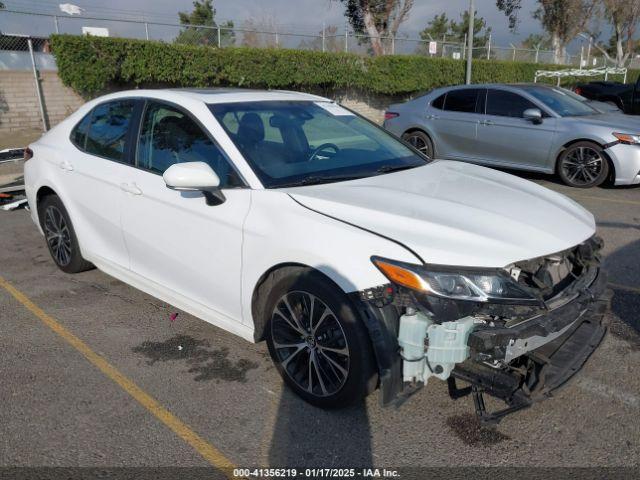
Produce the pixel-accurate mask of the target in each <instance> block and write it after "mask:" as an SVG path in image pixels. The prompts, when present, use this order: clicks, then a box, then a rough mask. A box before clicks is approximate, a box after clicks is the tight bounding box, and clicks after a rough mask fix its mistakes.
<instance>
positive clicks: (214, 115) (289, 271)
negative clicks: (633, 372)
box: [25, 89, 607, 421]
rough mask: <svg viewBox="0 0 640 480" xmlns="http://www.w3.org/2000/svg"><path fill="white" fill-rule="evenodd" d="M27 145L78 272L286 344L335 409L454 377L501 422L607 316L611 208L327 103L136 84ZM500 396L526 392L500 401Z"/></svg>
mask: <svg viewBox="0 0 640 480" xmlns="http://www.w3.org/2000/svg"><path fill="white" fill-rule="evenodd" d="M25 158H26V159H27V160H28V161H26V163H25V184H26V188H27V197H28V200H29V205H30V206H31V212H32V216H33V220H34V221H35V222H36V224H37V225H38V226H39V227H40V228H41V230H42V233H43V234H44V236H45V238H46V241H47V244H48V247H49V250H50V252H51V255H52V257H53V260H54V261H55V262H56V264H57V265H58V266H59V267H60V268H61V269H62V270H64V271H65V272H68V273H75V272H80V271H82V270H86V269H88V268H91V267H92V266H94V265H95V266H96V267H98V268H99V269H101V270H103V271H104V272H106V273H108V274H109V275H112V276H114V277H116V278H118V279H120V280H122V281H124V282H126V283H128V284H130V285H133V286H134V287H137V288H139V289H141V290H143V291H145V292H147V293H149V294H151V295H153V296H155V297H158V298H160V299H162V300H164V301H166V302H168V303H171V304H173V305H175V306H176V307H179V308H181V309H183V310H185V311H187V312H190V313H192V314H193V315H196V316H198V317H200V318H202V319H204V320H206V321H208V322H211V323H212V324H214V325H216V326H218V327H220V328H222V329H224V330H227V331H229V332H232V333H234V334H236V335H239V336H241V337H243V338H245V339H247V340H249V341H260V340H266V341H267V344H268V347H269V352H270V353H271V356H272V358H273V361H274V362H275V364H276V366H277V368H278V370H279V371H280V373H281V375H282V377H283V378H284V380H285V382H286V383H287V384H288V385H289V386H290V387H291V388H292V389H293V390H294V391H295V392H296V393H297V394H298V395H300V396H301V397H302V398H304V399H305V400H306V401H308V402H310V403H312V404H314V405H318V406H321V407H340V406H344V405H347V404H349V403H352V402H354V401H357V400H359V399H362V398H363V397H364V396H366V395H367V394H369V393H370V392H372V391H373V390H374V389H375V388H376V387H379V388H380V390H381V394H380V399H381V401H382V403H383V404H385V405H386V404H390V403H393V402H401V401H402V400H403V399H404V398H406V397H407V395H409V394H410V393H413V392H415V391H417V390H418V389H419V387H420V386H422V385H425V384H426V383H427V382H428V381H429V380H430V379H431V378H432V377H435V378H436V379H440V380H446V381H447V382H448V386H449V392H450V394H451V396H452V397H453V398H457V397H459V396H461V395H465V394H471V395H473V396H474V400H475V405H476V412H477V413H478V415H479V416H480V418H481V419H482V420H484V421H496V420H498V419H500V418H501V417H502V416H504V415H505V414H507V413H510V412H513V411H515V410H518V409H520V408H524V407H528V406H530V405H531V404H532V403H533V402H535V401H537V400H539V399H542V398H544V397H545V396H548V395H549V394H550V393H551V392H552V391H553V390H554V389H556V388H557V387H559V386H560V385H562V384H563V383H565V382H566V381H567V380H568V379H569V378H570V377H571V376H572V375H573V374H574V373H575V372H576V371H578V370H579V369H580V368H581V367H582V365H583V364H584V362H585V361H586V360H587V358H588V357H589V355H590V354H591V353H592V352H593V351H594V349H595V348H597V346H598V344H599V343H600V341H601V339H602V338H603V336H604V334H605V332H606V329H607V325H606V322H605V321H604V318H605V317H604V310H605V308H606V304H607V302H606V298H604V297H606V295H604V293H605V283H606V282H605V275H604V273H603V272H602V271H601V269H600V266H599V251H600V249H601V247H602V242H601V241H600V240H599V238H598V237H596V236H595V223H594V218H593V216H592V215H591V214H590V213H589V212H587V211H586V210H585V209H583V208H582V207H580V206H579V205H577V204H576V203H575V202H573V201H571V200H570V199H568V198H566V197H564V196H562V195H560V194H558V193H554V192H552V191H550V190H547V189H545V188H542V187H540V186H538V185H535V184H534V183H531V182H528V181H525V180H522V179H520V178H517V177H514V176H511V175H508V174H505V173H501V172H497V171H495V170H490V169H488V168H483V167H479V166H474V165H470V164H465V163H457V162H452V161H437V160H436V161H432V160H430V159H428V158H425V157H423V156H421V154H420V153H419V152H418V151H416V150H414V149H413V148H412V147H411V146H409V145H407V144H405V143H403V142H402V141H401V140H399V139H397V138H395V137H394V136H392V135H391V134H389V133H387V132H385V131H384V130H382V129H381V128H379V127H378V126H376V125H374V124H372V123H370V122H369V121H367V120H365V119H363V118H362V117H360V116H358V115H356V114H354V113H353V112H351V111H349V110H347V109H345V108H343V107H341V106H339V105H337V104H336V103H333V102H331V101H329V100H327V99H325V98H321V97H317V96H313V95H306V94H300V93H293V92H275V91H272V92H263V91H248V90H226V89H220V90H135V91H126V92H120V93H116V94H111V95H107V96H104V97H101V98H98V99H95V100H93V101H91V102H89V103H87V104H86V105H84V106H83V107H82V108H81V109H80V110H78V111H77V112H76V113H74V114H73V115H71V116H70V117H69V118H67V119H66V120H65V121H63V122H62V123H61V124H59V125H58V126H56V127H55V128H54V129H52V130H51V131H50V132H49V133H47V134H46V135H44V136H43V137H42V138H41V139H40V140H38V141H37V142H36V143H34V144H32V145H30V147H29V148H28V149H27V150H25ZM457 380H458V381H462V382H463V383H464V386H462V385H460V386H459V384H457V383H456V381H457ZM484 393H486V394H489V395H492V396H495V397H498V398H499V399H502V400H504V402H505V403H506V406H505V408H504V409H502V410H499V411H496V412H488V411H486V409H485V407H484V401H483V394H484Z"/></svg>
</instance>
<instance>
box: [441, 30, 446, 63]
mask: <svg viewBox="0 0 640 480" xmlns="http://www.w3.org/2000/svg"><path fill="white" fill-rule="evenodd" d="M446 43H447V34H446V33H443V34H442V58H444V55H445V50H446V48H445V47H446V46H447V45H446Z"/></svg>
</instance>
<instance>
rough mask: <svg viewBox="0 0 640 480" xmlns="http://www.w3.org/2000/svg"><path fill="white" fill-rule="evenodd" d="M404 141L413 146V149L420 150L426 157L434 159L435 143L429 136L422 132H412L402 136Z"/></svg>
mask: <svg viewBox="0 0 640 480" xmlns="http://www.w3.org/2000/svg"><path fill="white" fill-rule="evenodd" d="M402 139H403V140H404V141H405V142H408V143H409V144H411V146H412V147H413V148H415V149H416V150H418V151H419V152H420V153H422V154H423V155H424V156H426V157H428V158H433V155H434V148H433V142H432V141H431V138H429V135H427V134H426V133H424V132H423V131H422V130H412V131H410V132H406V133H405V134H403V135H402Z"/></svg>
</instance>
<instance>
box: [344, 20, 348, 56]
mask: <svg viewBox="0 0 640 480" xmlns="http://www.w3.org/2000/svg"><path fill="white" fill-rule="evenodd" d="M344 51H345V52H348V51H349V26H348V25H347V23H346V22H345V24H344Z"/></svg>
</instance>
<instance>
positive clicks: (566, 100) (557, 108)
mask: <svg viewBox="0 0 640 480" xmlns="http://www.w3.org/2000/svg"><path fill="white" fill-rule="evenodd" d="M524 89H525V91H526V92H527V93H529V94H530V95H532V96H534V97H535V98H537V99H538V100H540V101H541V102H542V103H544V104H545V105H546V106H547V107H549V108H550V109H551V110H553V111H554V112H556V113H557V114H558V115H560V116H561V117H576V116H582V115H595V114H597V113H599V112H598V111H597V110H595V109H594V108H592V107H590V106H589V105H588V104H587V103H585V101H584V100H579V99H577V98H575V96H574V95H575V94H570V93H568V92H566V91H563V89H560V88H546V87H524Z"/></svg>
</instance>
